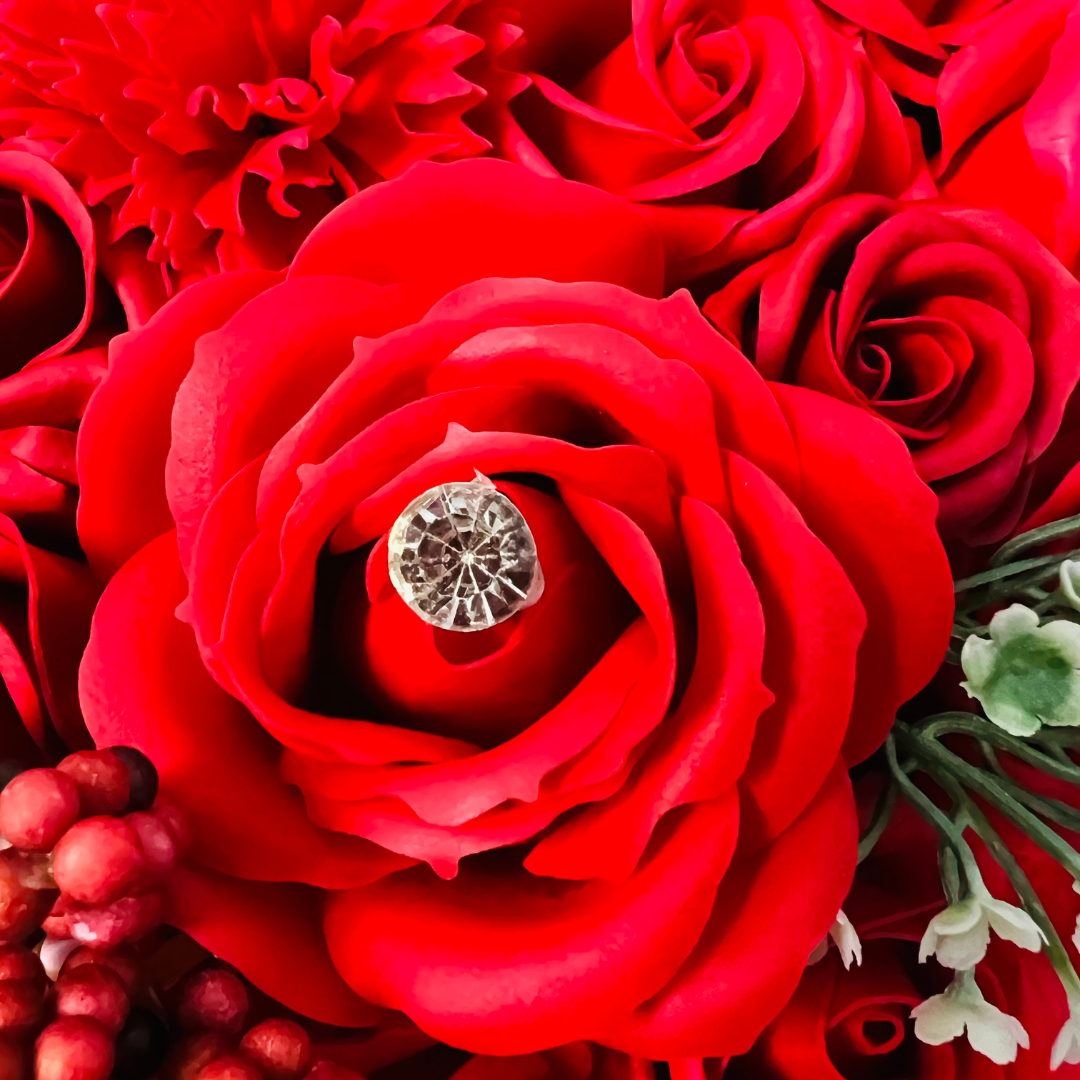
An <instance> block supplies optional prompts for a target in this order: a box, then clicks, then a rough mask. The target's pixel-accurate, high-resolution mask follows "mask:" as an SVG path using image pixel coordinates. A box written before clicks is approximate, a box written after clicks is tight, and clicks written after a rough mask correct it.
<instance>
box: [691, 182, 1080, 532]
mask: <svg viewBox="0 0 1080 1080" xmlns="http://www.w3.org/2000/svg"><path fill="white" fill-rule="evenodd" d="M705 312H706V314H707V315H709V317H710V318H711V319H712V320H713V321H714V322H715V323H716V324H717V325H718V326H719V327H721V329H723V330H724V331H725V332H726V333H727V334H728V335H729V336H730V337H731V338H732V339H733V340H734V341H737V342H739V343H740V344H741V345H742V348H743V350H744V351H745V352H746V354H747V355H748V356H750V357H751V358H752V359H753V360H754V362H755V363H756V364H757V366H758V369H759V370H760V371H761V372H762V374H763V375H765V376H766V377H767V378H770V379H783V380H784V381H787V382H792V383H795V384H797V385H799V386H807V387H811V388H812V389H815V390H820V391H823V392H824V393H827V394H832V395H833V396H835V397H837V398H839V399H840V400H841V401H847V402H849V403H851V404H852V405H857V406H859V407H860V408H863V409H865V410H866V411H868V412H870V413H873V414H874V415H875V416H878V417H880V418H881V419H882V420H884V421H885V422H886V423H887V424H889V426H890V427H892V428H893V429H894V430H895V431H897V432H898V433H899V434H901V435H902V436H903V437H904V438H905V439H906V440H907V443H908V445H909V446H910V448H911V453H912V458H913V459H914V461H915V467H916V469H917V470H918V472H919V475H920V476H921V477H922V478H923V479H924V480H926V481H927V482H929V483H930V484H931V485H932V486H933V488H934V490H935V491H936V492H937V495H938V498H939V500H940V504H941V505H940V511H939V520H938V524H939V528H940V530H941V532H942V534H943V535H944V536H946V537H957V538H960V539H962V540H965V541H967V542H969V543H986V542H989V541H992V540H995V539H998V538H1000V537H1002V536H1005V535H1006V534H1008V532H1009V531H1010V530H1011V529H1012V528H1013V527H1014V526H1015V525H1016V523H1017V521H1018V520H1019V518H1020V515H1021V512H1022V510H1023V506H1024V502H1025V499H1026V498H1027V494H1028V487H1029V485H1030V484H1031V480H1032V476H1033V473H1034V470H1035V467H1036V463H1037V462H1038V460H1039V457H1040V456H1041V455H1042V454H1043V452H1044V451H1045V450H1046V449H1047V447H1048V446H1049V445H1050V443H1051V440H1052V439H1053V438H1054V435H1055V434H1056V432H1057V430H1058V427H1059V425H1060V424H1061V420H1062V413H1063V411H1064V408H1065V403H1066V401H1067V400H1068V397H1069V394H1070V393H1071V392H1072V390H1073V388H1074V387H1075V386H1076V384H1077V380H1078V378H1080V285H1078V284H1077V282H1076V280H1075V279H1074V278H1073V277H1072V275H1071V274H1069V273H1068V272H1067V271H1066V270H1065V269H1064V267H1062V266H1061V264H1060V263H1059V262H1058V261H1057V260H1056V259H1055V258H1054V257H1053V256H1052V255H1051V254H1050V253H1049V252H1048V251H1046V250H1045V248H1043V247H1042V246H1041V245H1040V244H1039V243H1038V242H1037V241H1036V240H1035V238H1034V237H1032V236H1031V234H1030V233H1028V232H1027V231H1026V230H1024V229H1023V228H1021V227H1020V226H1018V225H1016V224H1015V223H1014V222H1011V221H1009V220H1008V219H1007V218H1005V217H1003V216H1002V215H1000V214H996V213H992V212H988V211H980V210H970V209H963V208H958V207H952V206H948V205H937V204H912V203H898V202H892V201H890V200H887V199H880V198H875V197H873V196H866V195H861V196H860V195H852V196H848V197H846V198H843V199H838V200H836V201H835V202H833V203H830V204H829V205H828V206H825V207H822V209H820V210H819V211H817V212H816V213H815V214H814V215H813V216H812V217H811V218H810V220H809V221H808V222H807V223H806V225H805V226H804V227H803V230H802V232H800V234H799V237H798V239H797V240H796V242H795V243H794V244H792V245H791V246H790V247H788V248H785V249H783V250H781V251H777V252H775V253H773V254H772V255H770V256H768V257H767V258H765V259H763V260H761V261H760V262H758V263H756V264H755V265H754V266H751V267H749V268H748V269H747V270H745V271H744V272H743V273H742V274H740V275H739V276H738V277H736V278H735V279H734V280H733V281H732V282H730V283H729V284H728V285H727V286H726V287H725V288H723V289H722V290H720V292H718V293H716V294H714V295H713V296H712V297H710V299H709V300H708V301H706V303H705Z"/></svg>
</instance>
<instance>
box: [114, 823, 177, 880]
mask: <svg viewBox="0 0 1080 1080" xmlns="http://www.w3.org/2000/svg"><path fill="white" fill-rule="evenodd" d="M124 820H125V821H126V822H127V823H128V824H129V825H130V826H131V827H132V829H134V830H135V834H136V835H137V836H138V838H139V844H140V846H141V847H142V852H143V860H144V862H145V864H146V868H147V870H148V871H149V872H150V873H152V874H154V875H161V874H164V873H166V872H168V871H169V870H171V869H172V868H173V867H174V866H175V865H176V854H177V852H176V840H175V839H174V838H173V834H172V833H171V832H170V831H169V827H168V826H167V825H166V824H165V822H163V821H162V820H161V818H159V817H156V816H155V815H154V814H148V813H146V811H144V810H140V811H139V812H137V813H134V814H128V816H127V817H126V818H124Z"/></svg>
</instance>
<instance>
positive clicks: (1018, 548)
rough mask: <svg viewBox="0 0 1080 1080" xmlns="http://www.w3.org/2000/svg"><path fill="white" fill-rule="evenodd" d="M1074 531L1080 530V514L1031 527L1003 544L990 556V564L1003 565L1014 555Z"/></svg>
mask: <svg viewBox="0 0 1080 1080" xmlns="http://www.w3.org/2000/svg"><path fill="white" fill-rule="evenodd" d="M1074 532H1080V514H1077V515H1076V516H1075V517H1067V518H1062V519H1061V520H1060V521H1052V522H1050V524H1049V525H1043V526H1041V527H1040V528H1038V529H1029V530H1028V531H1027V532H1025V533H1021V534H1020V535H1019V536H1014V537H1013V538H1012V539H1011V540H1010V541H1009V542H1008V543H1005V544H1002V545H1001V547H999V548H998V549H997V551H995V552H994V554H993V555H991V556H990V565H991V566H1001V565H1003V564H1004V563H1007V562H1008V561H1009V560H1010V559H1011V558H1012V557H1013V556H1014V555H1019V554H1020V552H1022V551H1027V550H1028V548H1033V547H1038V546H1039V545H1040V544H1046V543H1049V542H1050V541H1051V540H1058V539H1060V538H1061V537H1062V536H1068V535H1069V534H1070V533H1074Z"/></svg>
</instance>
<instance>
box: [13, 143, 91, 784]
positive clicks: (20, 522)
mask: <svg viewBox="0 0 1080 1080" xmlns="http://www.w3.org/2000/svg"><path fill="white" fill-rule="evenodd" d="M3 157H4V155H3V154H0V163H2V159H3ZM104 374H105V349H104V348H95V349H85V350H81V351H79V352H75V353H69V354H67V355H65V356H58V357H53V358H49V359H44V360H38V361H36V362H34V363H32V364H30V365H28V366H27V367H26V368H24V369H23V370H22V371H20V372H18V373H16V374H14V375H9V376H8V377H7V378H6V379H0V680H3V683H4V687H5V689H6V691H7V693H6V694H4V695H0V696H2V697H3V701H2V703H0V756H2V757H5V758H7V757H11V758H16V759H19V760H22V761H23V762H24V763H26V764H38V763H42V762H44V761H47V760H50V759H51V758H52V757H53V756H55V755H56V754H57V753H58V752H62V747H64V746H67V747H69V748H71V749H82V748H86V747H87V746H89V745H91V744H90V740H89V738H88V736H87V734H86V729H85V728H84V727H83V724H82V719H81V716H80V712H79V702H78V688H77V680H78V670H79V660H80V659H81V656H82V651H83V649H84V648H85V646H86V641H87V638H88V636H89V633H90V616H91V613H92V612H93V610H94V604H95V602H96V601H97V598H98V595H99V593H100V591H101V588H100V585H99V584H98V581H97V579H96V578H95V576H94V575H93V574H92V573H91V571H90V569H89V568H88V567H87V565H86V561H85V560H84V559H82V558H81V557H80V553H79V548H78V540H77V538H76V534H75V513H76V509H75V508H76V502H77V499H78V476H77V473H76V460H75V456H76V453H75V452H76V432H77V431H78V428H79V424H80V421H81V419H82V416H83V413H84V411H85V409H86V404H87V402H88V400H89V398H90V395H91V393H92V392H93V390H94V388H95V387H96V386H97V384H98V382H100V380H101V377H102V376H103V375H104Z"/></svg>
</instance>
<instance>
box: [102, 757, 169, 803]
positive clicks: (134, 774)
mask: <svg viewBox="0 0 1080 1080" xmlns="http://www.w3.org/2000/svg"><path fill="white" fill-rule="evenodd" d="M109 753H111V754H114V755H115V756H116V757H118V758H119V759H120V760H121V761H122V762H123V763H124V765H125V766H126V767H127V771H128V781H129V787H130V797H129V799H128V802H127V809H128V810H149V809H150V807H151V806H153V805H154V799H156V798H157V790H158V774H157V769H156V768H154V763H153V762H152V761H151V760H150V759H149V758H148V757H147V756H146V755H145V754H144V753H143V752H142V751H141V750H136V749H135V747H133V746H112V747H110V748H109Z"/></svg>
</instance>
